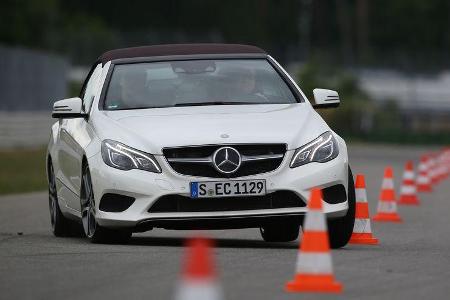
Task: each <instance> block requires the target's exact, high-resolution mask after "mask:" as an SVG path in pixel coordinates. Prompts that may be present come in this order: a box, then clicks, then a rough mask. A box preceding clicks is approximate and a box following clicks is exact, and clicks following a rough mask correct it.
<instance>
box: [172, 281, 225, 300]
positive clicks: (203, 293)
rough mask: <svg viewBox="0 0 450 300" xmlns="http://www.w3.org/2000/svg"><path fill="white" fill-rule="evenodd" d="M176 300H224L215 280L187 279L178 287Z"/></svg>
mask: <svg viewBox="0 0 450 300" xmlns="http://www.w3.org/2000/svg"><path fill="white" fill-rule="evenodd" d="M175 300H223V294H222V290H221V289H220V287H219V284H218V283H217V282H216V281H215V280H192V279H185V280H184V281H182V282H181V283H180V284H179V286H178V290H177V293H176V295H175Z"/></svg>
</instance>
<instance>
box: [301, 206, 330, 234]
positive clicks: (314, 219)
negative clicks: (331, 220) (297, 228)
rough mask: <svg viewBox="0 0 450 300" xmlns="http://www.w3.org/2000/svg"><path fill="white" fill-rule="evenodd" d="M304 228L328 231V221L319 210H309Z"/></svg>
mask: <svg viewBox="0 0 450 300" xmlns="http://www.w3.org/2000/svg"><path fill="white" fill-rule="evenodd" d="M303 228H304V229H305V230H308V231H327V223H326V221H325V218H324V216H323V213H322V212H321V211H319V210H309V211H308V213H307V214H306V217H305V223H304V225H303Z"/></svg>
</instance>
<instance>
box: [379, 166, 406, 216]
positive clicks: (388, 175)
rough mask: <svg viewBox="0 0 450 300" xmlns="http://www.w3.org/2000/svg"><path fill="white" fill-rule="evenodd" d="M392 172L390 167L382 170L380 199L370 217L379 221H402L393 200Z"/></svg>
mask: <svg viewBox="0 0 450 300" xmlns="http://www.w3.org/2000/svg"><path fill="white" fill-rule="evenodd" d="M393 177H394V172H393V171H392V168H391V167H387V168H386V169H385V170H384V178H383V184H382V186H381V195H380V201H379V202H378V209H377V214H376V215H375V216H374V217H373V218H372V220H374V221H381V222H402V219H401V218H400V216H399V215H398V214H397V203H396V202H395V190H394V178H393Z"/></svg>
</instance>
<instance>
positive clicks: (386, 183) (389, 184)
mask: <svg viewBox="0 0 450 300" xmlns="http://www.w3.org/2000/svg"><path fill="white" fill-rule="evenodd" d="M381 188H382V189H383V190H388V189H389V190H392V189H394V180H392V178H385V179H384V180H383V183H382V185H381Z"/></svg>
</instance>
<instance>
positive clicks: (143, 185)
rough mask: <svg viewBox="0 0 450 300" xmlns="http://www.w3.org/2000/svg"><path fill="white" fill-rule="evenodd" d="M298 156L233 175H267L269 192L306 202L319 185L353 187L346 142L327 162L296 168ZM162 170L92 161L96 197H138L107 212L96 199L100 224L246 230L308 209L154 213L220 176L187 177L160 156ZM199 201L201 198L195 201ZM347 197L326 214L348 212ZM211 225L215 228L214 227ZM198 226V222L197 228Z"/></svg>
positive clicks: (288, 155) (290, 153) (326, 205)
mask: <svg viewBox="0 0 450 300" xmlns="http://www.w3.org/2000/svg"><path fill="white" fill-rule="evenodd" d="M293 154H294V151H293V150H289V151H287V152H286V155H285V157H284V160H283V162H282V164H281V165H280V167H279V168H278V169H277V170H275V171H273V172H269V173H265V174H259V175H253V176H245V177H240V178H233V179H232V180H241V179H265V180H266V187H267V193H271V192H275V191H279V190H287V191H292V192H294V193H295V194H297V195H298V196H299V197H300V198H302V199H303V200H304V201H305V202H306V199H308V197H309V191H310V189H311V188H313V187H322V188H326V187H329V186H333V185H338V184H341V185H343V186H344V187H345V189H346V191H347V187H348V159H347V152H346V148H345V145H344V146H343V147H341V149H340V153H339V155H338V157H337V158H335V159H333V160H332V161H329V162H327V163H310V164H307V165H304V166H301V167H298V168H294V169H291V168H290V167H289V163H290V161H291V159H292V156H293ZM156 158H157V160H158V163H159V164H160V166H161V168H162V173H160V174H155V173H150V172H146V171H141V170H130V171H122V170H118V169H114V168H111V167H109V166H107V165H106V164H105V163H104V162H103V160H102V158H101V155H100V153H99V154H96V155H94V156H93V157H91V158H90V159H89V161H88V162H89V167H90V171H91V175H92V176H91V177H92V183H93V189H94V197H95V199H101V198H102V196H103V195H104V194H106V193H116V194H121V195H126V196H130V197H133V198H135V199H136V200H135V201H134V203H133V204H132V205H131V206H130V207H129V208H128V209H126V210H125V211H123V212H105V211H101V210H100V209H99V202H100V201H96V208H97V214H96V218H97V222H98V223H99V225H101V226H105V227H130V228H136V230H137V231H139V230H140V229H142V230H146V229H148V228H151V227H164V228H177V227H178V225H180V226H181V227H183V225H186V224H191V225H193V227H195V224H197V225H198V224H205V227H215V226H213V224H221V225H220V226H219V227H221V228H222V227H224V228H226V227H228V226H227V224H228V225H229V227H230V228H243V227H258V224H260V223H261V220H265V219H266V220H269V219H274V220H275V219H277V218H280V217H294V218H295V217H297V218H298V217H299V216H302V215H304V214H305V213H306V211H307V208H306V207H293V208H277V209H257V210H237V211H211V212H170V213H166V212H161V213H160V212H158V213H154V212H152V213H150V212H148V210H149V208H150V207H151V206H152V205H153V204H154V203H155V201H157V200H158V199H159V198H160V197H162V196H165V195H170V194H175V195H183V196H189V195H190V190H189V184H190V182H192V181H207V180H211V181H218V179H217V178H214V179H208V178H202V177H193V176H185V175H180V174H177V173H175V172H174V171H173V170H172V169H171V167H170V166H169V165H168V163H167V162H166V160H165V159H164V157H162V156H156ZM192 201H195V199H192ZM347 209H348V204H347V201H345V202H341V203H336V204H329V203H326V202H324V212H325V213H326V214H327V217H328V218H336V217H341V216H344V215H345V214H346V212H347ZM208 224H211V226H208ZM191 227H192V226H191Z"/></svg>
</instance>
